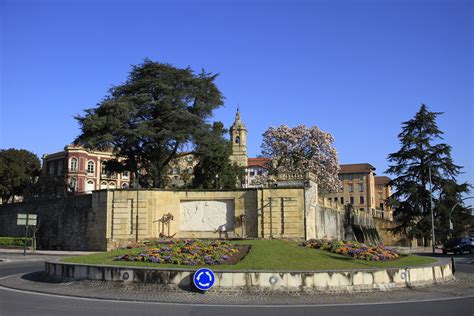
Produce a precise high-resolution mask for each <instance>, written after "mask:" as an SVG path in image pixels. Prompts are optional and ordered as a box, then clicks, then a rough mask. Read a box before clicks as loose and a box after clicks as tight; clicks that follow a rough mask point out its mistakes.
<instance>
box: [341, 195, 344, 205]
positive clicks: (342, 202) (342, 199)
mask: <svg viewBox="0 0 474 316" xmlns="http://www.w3.org/2000/svg"><path fill="white" fill-rule="evenodd" d="M341 204H344V198H343V197H342V196H341Z"/></svg>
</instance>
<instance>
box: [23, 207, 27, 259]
mask: <svg viewBox="0 0 474 316" xmlns="http://www.w3.org/2000/svg"><path fill="white" fill-rule="evenodd" d="M27 239H28V215H27V217H26V226H25V240H24V241H23V256H26V241H27Z"/></svg>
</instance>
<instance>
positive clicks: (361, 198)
mask: <svg viewBox="0 0 474 316" xmlns="http://www.w3.org/2000/svg"><path fill="white" fill-rule="evenodd" d="M360 204H364V197H363V196H361V197H360Z"/></svg>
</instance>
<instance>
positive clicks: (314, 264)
mask: <svg viewBox="0 0 474 316" xmlns="http://www.w3.org/2000/svg"><path fill="white" fill-rule="evenodd" d="M232 242H233V243H236V244H246V245H251V246H252V248H251V250H250V252H249V253H248V254H247V256H246V257H245V258H244V259H243V260H241V261H240V262H239V263H238V264H236V265H214V266H209V267H212V269H214V270H345V269H370V268H389V267H408V266H416V265H424V264H429V263H433V262H435V261H436V260H435V259H433V258H429V257H420V256H415V255H408V256H402V257H401V258H400V259H397V260H392V261H387V262H369V261H363V260H356V259H352V258H349V257H345V256H342V255H338V254H334V253H330V252H326V251H321V250H316V249H310V248H305V247H299V246H297V243H296V242H293V241H284V240H241V241H232ZM129 251H130V250H129V249H121V250H116V251H111V252H107V253H98V254H92V255H87V256H77V257H69V258H66V259H64V261H66V262H74V263H83V264H105V265H117V266H136V267H155V268H179V267H182V268H188V269H190V268H191V269H192V268H195V266H187V265H175V264H157V263H150V262H130V261H113V258H114V257H115V256H117V255H120V254H124V253H127V252H129Z"/></svg>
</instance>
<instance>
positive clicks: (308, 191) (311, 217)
mask: <svg viewBox="0 0 474 316" xmlns="http://www.w3.org/2000/svg"><path fill="white" fill-rule="evenodd" d="M317 204H318V185H317V184H316V182H315V178H314V175H313V174H311V173H307V174H306V176H305V187H304V207H305V210H304V212H305V231H306V235H305V237H306V240H308V239H312V238H316V205H317Z"/></svg>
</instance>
